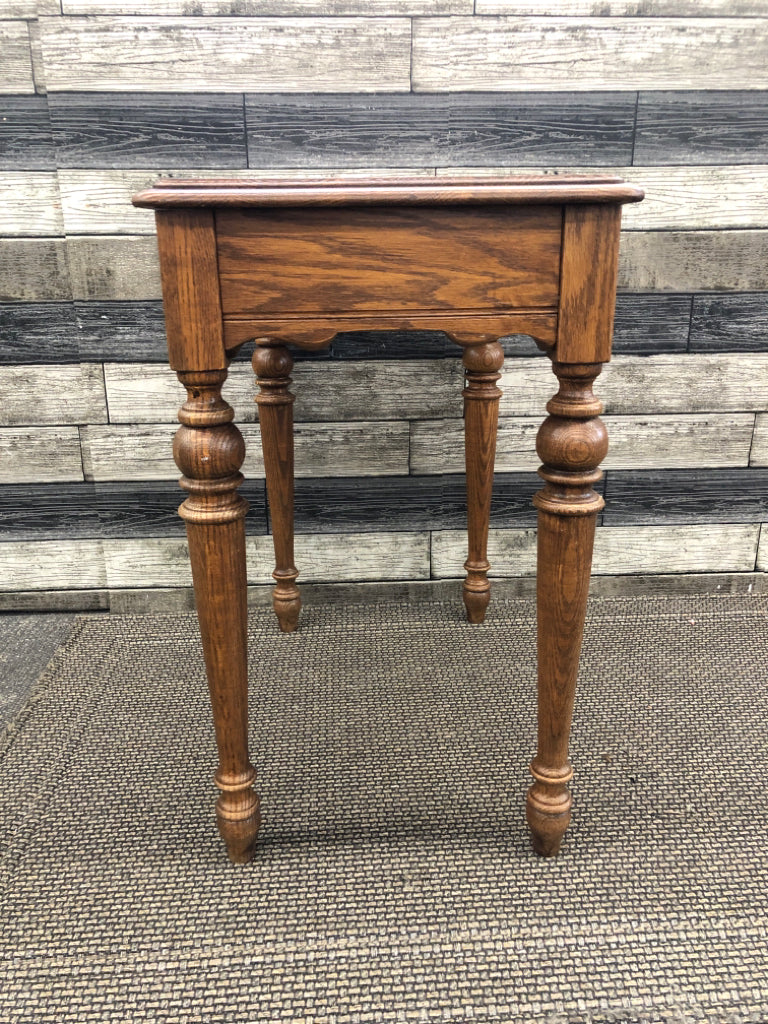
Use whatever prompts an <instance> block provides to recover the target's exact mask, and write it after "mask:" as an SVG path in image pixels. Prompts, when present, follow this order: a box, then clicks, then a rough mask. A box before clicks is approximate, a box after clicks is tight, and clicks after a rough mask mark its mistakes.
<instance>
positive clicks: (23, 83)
mask: <svg viewBox="0 0 768 1024" xmlns="http://www.w3.org/2000/svg"><path fill="white" fill-rule="evenodd" d="M0 16H2V13H1V12H0ZM34 91H35V82H34V79H33V77H32V51H31V47H30V42H29V29H28V28H27V23H26V21H0V93H11V94H13V93H22V94H26V93H33V92H34Z"/></svg>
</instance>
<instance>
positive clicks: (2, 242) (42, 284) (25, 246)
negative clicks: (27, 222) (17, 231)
mask: <svg viewBox="0 0 768 1024" xmlns="http://www.w3.org/2000/svg"><path fill="white" fill-rule="evenodd" d="M158 277H159V271H158ZM69 297H70V285H69V265H68V261H67V249H66V242H65V241H64V239H63V238H0V302H17V301H18V302H45V301H48V300H55V299H68V298H69Z"/></svg>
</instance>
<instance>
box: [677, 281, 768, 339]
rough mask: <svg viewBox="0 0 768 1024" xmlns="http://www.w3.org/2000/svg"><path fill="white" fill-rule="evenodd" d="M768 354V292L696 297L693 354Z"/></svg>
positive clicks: (692, 324)
mask: <svg viewBox="0 0 768 1024" xmlns="http://www.w3.org/2000/svg"><path fill="white" fill-rule="evenodd" d="M765 351H768V292H751V293H741V294H739V293H734V294H724V295H696V296H695V297H694V300H693V316H692V319H691V352H765Z"/></svg>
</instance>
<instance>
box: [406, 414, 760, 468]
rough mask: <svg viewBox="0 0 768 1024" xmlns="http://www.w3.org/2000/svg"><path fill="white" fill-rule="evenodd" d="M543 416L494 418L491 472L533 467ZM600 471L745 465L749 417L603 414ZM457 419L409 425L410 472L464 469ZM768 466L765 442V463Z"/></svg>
mask: <svg viewBox="0 0 768 1024" xmlns="http://www.w3.org/2000/svg"><path fill="white" fill-rule="evenodd" d="M543 418H544V414H542V415H541V416H540V417H533V416H531V417H504V418H503V419H501V420H500V422H499V434H498V443H497V447H496V470H497V472H499V473H512V472H520V471H523V470H535V469H537V468H538V467H539V464H540V461H541V460H540V459H539V458H538V456H537V455H536V434H537V432H538V429H539V426H540V425H541V422H542V420H543ZM605 423H606V426H607V427H608V439H609V447H608V455H607V456H606V459H605V461H604V463H603V467H604V468H605V469H635V468H638V469H639V468H655V469H688V468H691V467H697V468H704V467H709V466H712V467H716V466H746V465H747V464H748V462H749V452H750V445H751V443H752V433H753V430H754V427H755V417H754V415H752V414H751V413H719V414H711V415H708V416H707V415H683V414H675V415H671V416H664V415H660V416H606V417H605ZM463 438H464V429H463V424H462V423H461V421H460V420H459V421H456V420H424V421H419V422H415V423H412V424H411V472H412V473H425V474H433V473H460V472H462V470H463V468H464V450H463ZM755 464H756V465H760V464H765V465H768V444H766V448H765V462H764V463H755Z"/></svg>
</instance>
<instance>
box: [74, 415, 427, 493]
mask: <svg viewBox="0 0 768 1024" xmlns="http://www.w3.org/2000/svg"><path fill="white" fill-rule="evenodd" d="M242 433H243V436H244V438H245V442H246V459H245V462H244V464H243V473H244V474H245V476H246V478H262V477H263V476H264V464H263V461H262V457H261V444H260V434H259V429H258V426H257V425H256V424H251V425H245V426H244V427H243V430H242ZM172 434H173V430H172V428H171V426H170V425H169V424H165V423H164V424H146V425H142V424H135V425H133V424H131V425H125V426H122V425H117V426H112V425H109V426H99V425H88V426H84V427H82V428H81V437H82V445H83V466H84V468H85V476H86V479H87V480H114V481H119V480H123V481H127V480H174V479H176V478H177V476H178V473H177V471H176V468H175V466H174V463H173V459H172V458H171V451H170V439H171V436H172ZM408 444H409V435H408V424H407V423H400V422H390V423H371V422H360V423H325V424H311V425H304V424H297V425H296V431H295V447H296V476H297V477H301V476H304V477H316V476H326V477H336V476H341V477H347V476H403V475H406V474H407V473H408Z"/></svg>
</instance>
